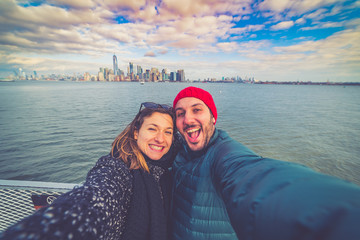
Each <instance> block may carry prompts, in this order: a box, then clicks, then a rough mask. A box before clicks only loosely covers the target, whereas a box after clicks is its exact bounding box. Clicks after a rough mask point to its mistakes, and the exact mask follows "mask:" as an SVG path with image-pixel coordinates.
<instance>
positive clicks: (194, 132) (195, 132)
mask: <svg viewBox="0 0 360 240" xmlns="http://www.w3.org/2000/svg"><path fill="white" fill-rule="evenodd" d="M200 130H201V128H192V129H189V130H187V131H186V134H187V136H188V137H189V140H190V141H192V142H193V141H195V140H196V139H197V138H198V137H199V135H200Z"/></svg>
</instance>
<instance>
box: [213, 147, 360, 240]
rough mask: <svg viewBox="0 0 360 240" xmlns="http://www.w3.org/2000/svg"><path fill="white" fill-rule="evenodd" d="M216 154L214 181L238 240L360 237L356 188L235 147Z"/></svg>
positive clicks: (359, 195) (359, 201) (359, 199)
mask: <svg viewBox="0 0 360 240" xmlns="http://www.w3.org/2000/svg"><path fill="white" fill-rule="evenodd" d="M214 152H218V153H216V154H215V160H214V165H213V169H214V170H213V171H214V172H213V181H214V184H215V187H216V188H217V191H218V192H219V194H220V196H222V198H223V200H224V203H225V205H226V208H227V212H228V215H229V218H230V221H231V224H232V226H233V228H234V230H235V231H236V233H237V236H238V238H239V239H257V240H262V239H266V240H271V239H274V240H275V239H276V240H277V239H282V240H286V239H289V240H290V239H307V240H311V239H314V240H315V239H339V240H340V239H348V240H349V239H354V240H355V239H360V228H359V225H358V224H359V222H360V188H359V186H357V185H355V184H352V183H350V182H346V181H343V180H341V179H338V178H335V177H331V176H327V175H324V174H320V173H317V172H315V171H313V170H311V169H310V168H307V167H305V166H302V165H299V164H295V163H290V162H284V161H278V160H274V159H268V158H262V157H259V156H257V155H256V154H254V153H253V152H251V151H250V150H249V149H247V148H246V147H245V146H243V145H242V144H240V143H237V142H236V143H233V142H230V143H226V144H223V145H222V146H221V151H216V150H215V151H214Z"/></svg>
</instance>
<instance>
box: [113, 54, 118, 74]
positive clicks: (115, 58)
mask: <svg viewBox="0 0 360 240" xmlns="http://www.w3.org/2000/svg"><path fill="white" fill-rule="evenodd" d="M113 66H114V75H117V72H118V71H117V70H118V62H117V57H116V56H115V54H114V56H113Z"/></svg>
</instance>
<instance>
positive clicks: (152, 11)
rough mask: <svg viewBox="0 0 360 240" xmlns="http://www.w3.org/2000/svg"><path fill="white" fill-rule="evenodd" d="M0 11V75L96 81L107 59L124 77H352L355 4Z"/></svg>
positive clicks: (64, 4)
mask: <svg viewBox="0 0 360 240" xmlns="http://www.w3.org/2000/svg"><path fill="white" fill-rule="evenodd" d="M0 12H1V14H0V19H1V21H0V26H1V28H0V46H1V47H0V54H1V58H0V59H1V60H0V78H4V77H7V76H10V75H14V71H18V69H22V70H21V71H23V72H26V73H28V74H29V73H32V72H33V71H36V72H37V74H38V75H49V74H66V75H74V74H83V73H85V72H88V73H89V74H91V75H96V74H97V73H98V71H99V68H100V67H103V68H108V69H114V64H113V61H111V60H110V61H109V59H112V58H113V56H114V55H116V56H117V59H116V61H117V64H118V66H119V69H122V70H123V71H124V72H126V71H127V69H126V68H127V66H128V63H129V62H132V63H133V65H134V68H133V71H137V69H136V66H142V67H143V69H151V68H152V67H154V66H156V67H157V68H158V69H171V71H174V70H175V69H183V70H184V71H185V72H186V79H189V80H190V81H194V80H195V81H198V80H203V79H216V80H220V81H221V80H223V79H224V78H237V77H241V78H246V77H252V78H255V79H257V80H259V81H264V82H266V81H269V82H272V81H278V82H289V81H290V82H297V81H300V82H308V81H312V82H327V81H330V82H359V81H360V70H359V69H360V17H359V16H360V2H359V1H357V0H316V1H290V0H233V1H220V0H215V1H211V2H210V1H203V0H183V1H181V2H179V1H175V0H164V1H130V2H129V1H125V0H120V1H112V0H105V1H99V0H85V1H75V2H72V1H67V0H57V1H55V0H36V1H34V0H32V1H30V0H29V1H28V0H2V1H1V2H0ZM113 71H114V70H113Z"/></svg>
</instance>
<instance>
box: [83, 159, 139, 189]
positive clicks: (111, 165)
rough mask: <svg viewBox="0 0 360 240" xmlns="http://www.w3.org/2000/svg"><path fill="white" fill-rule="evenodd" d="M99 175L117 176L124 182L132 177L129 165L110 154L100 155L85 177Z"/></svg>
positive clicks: (129, 180) (108, 177)
mask: <svg viewBox="0 0 360 240" xmlns="http://www.w3.org/2000/svg"><path fill="white" fill-rule="evenodd" d="M99 177H101V178H106V179H115V178H119V179H121V181H126V182H131V180H132V178H133V176H132V174H131V172H130V169H129V167H128V166H127V165H126V164H125V163H124V161H122V160H121V159H116V158H114V157H112V156H111V155H110V154H108V155H105V156H102V157H100V158H99V160H98V161H97V162H96V164H95V166H94V167H93V168H92V169H91V170H90V171H89V173H88V175H87V179H89V178H99ZM102 181H103V180H102Z"/></svg>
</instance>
